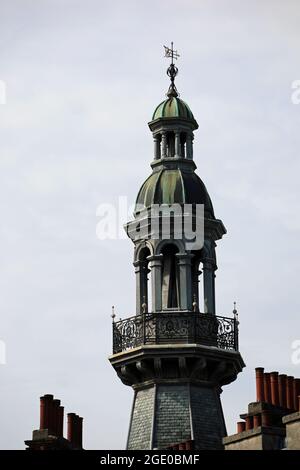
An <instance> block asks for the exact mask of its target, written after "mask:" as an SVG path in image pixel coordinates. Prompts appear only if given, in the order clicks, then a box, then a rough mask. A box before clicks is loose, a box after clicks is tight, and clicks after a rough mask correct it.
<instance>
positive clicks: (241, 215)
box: [0, 0, 300, 449]
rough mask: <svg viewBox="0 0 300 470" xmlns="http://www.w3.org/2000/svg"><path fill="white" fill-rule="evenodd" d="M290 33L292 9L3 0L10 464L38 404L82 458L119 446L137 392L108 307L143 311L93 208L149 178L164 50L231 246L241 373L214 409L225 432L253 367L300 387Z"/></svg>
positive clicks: (226, 267)
mask: <svg viewBox="0 0 300 470" xmlns="http://www.w3.org/2000/svg"><path fill="white" fill-rule="evenodd" d="M299 24H300V4H299V2H298V1H297V0H295V1H291V0H285V1H284V2H283V1H280V0H278V1H277V0H258V1H254V0H244V1H243V2H241V1H234V0H228V1H226V0H224V1H222V2H221V1H220V0H203V1H201V0H198V1H196V0H180V1H179V0H165V1H163V2H162V1H161V0H160V1H156V0H152V1H151V2H146V1H132V0H127V1H124V0H123V1H121V0H111V1H104V0H103V1H102V0H19V1H18V0H6V1H5V0H0V79H1V80H3V81H4V82H5V83H6V91H7V94H6V99H7V102H6V104H5V105H0V123H1V124H0V125H1V139H0V148H1V154H0V171H1V173H0V175H1V184H0V192H1V197H0V205H1V209H0V210H1V219H2V223H1V228H0V230H1V235H0V239H1V264H0V266H1V267H0V272H1V274H0V283H1V289H0V292H1V295H0V305H1V321H0V339H1V340H2V341H4V342H5V344H6V349H7V364H6V365H0V447H1V448H2V449H13V448H16V449H21V448H24V443H23V441H24V439H30V438H31V432H32V430H33V429H37V428H38V426H39V397H40V395H42V394H44V393H53V394H54V395H55V397H57V398H60V399H61V400H62V404H63V405H64V406H65V409H66V412H70V411H74V412H76V413H79V414H80V415H81V416H83V417H84V446H85V448H88V449H95V448H98V449H101V448H102V449H104V448H107V449H112V448H124V447H125V444H126V437H127V430H128V423H129V415H130V408H131V400H132V396H133V393H132V390H131V389H130V388H128V387H126V386H124V385H123V384H122V383H121V382H120V380H119V379H118V378H117V376H116V374H115V372H114V370H113V369H112V367H111V366H110V364H109V362H108V360H107V357H108V355H109V354H110V353H111V346H112V345H111V343H112V342H111V318H110V313H111V305H112V304H114V305H115V306H116V311H117V315H118V316H121V317H122V318H125V317H126V316H131V315H132V314H134V312H135V284H134V282H135V280H134V269H133V266H132V256H133V246H132V243H131V241H130V240H129V239H128V240H124V239H123V240H107V241H100V240H98V239H97V237H96V224H97V218H96V209H97V207H98V205H99V204H101V203H112V204H117V202H118V197H119V196H127V197H128V199H129V201H130V202H133V201H134V198H135V196H136V194H137V191H138V189H139V187H140V185H141V183H142V182H143V180H144V179H145V178H146V177H147V176H148V175H149V173H150V166H149V163H150V161H151V160H152V157H153V154H152V148H153V144H152V137H151V133H150V131H149V129H148V127H147V123H148V121H149V120H150V119H151V116H152V112H153V110H154V108H155V106H156V105H157V104H158V103H159V102H160V101H161V100H162V99H164V96H165V93H166V90H167V87H168V78H167V76H166V74H165V71H166V68H167V65H168V63H167V61H166V59H164V58H163V48H162V45H163V44H169V43H170V41H171V40H173V41H174V43H175V47H176V48H178V50H179V52H180V54H181V57H180V60H179V62H178V67H179V76H178V79H177V87H178V90H179V92H180V93H181V97H182V98H183V99H184V100H186V101H187V103H188V104H189V106H190V107H191V109H192V111H193V113H194V116H195V117H196V119H197V121H198V123H199V130H198V131H197V132H196V133H195V143H194V156H195V161H196V164H197V166H198V170H197V171H198V174H199V175H200V177H201V178H202V179H203V181H204V182H205V184H206V186H207V188H208V191H209V193H210V195H211V198H212V200H213V203H214V208H215V213H216V216H217V217H218V218H221V219H222V220H223V222H224V224H225V226H226V228H227V230H228V234H227V235H226V236H225V237H224V238H223V240H221V241H220V242H219V243H218V248H217V255H218V265H219V270H218V271H217V279H216V282H217V284H216V295H217V313H218V314H219V315H225V316H226V315H229V314H230V313H231V311H232V304H233V301H234V300H236V301H237V303H238V309H239V314H240V322H241V323H240V350H241V353H242V355H243V357H244V360H245V362H246V364H247V367H246V369H245V370H244V371H243V373H242V374H240V375H239V377H238V379H237V380H236V382H235V383H234V384H231V385H228V386H226V387H225V388H224V393H223V394H222V400H223V407H224V412H225V417H226V422H227V427H228V432H229V433H232V432H233V431H234V430H235V423H236V421H237V420H238V416H239V414H240V413H242V412H244V411H245V409H246V406H247V404H248V402H250V401H254V400H255V388H254V368H255V367H256V366H265V367H266V369H267V370H269V371H271V370H279V371H280V372H283V373H284V372H285V373H289V374H292V375H295V376H298V377H299V376H300V364H298V365H297V364H293V363H292V361H291V354H292V349H291V345H292V342H293V341H294V340H295V339H300V321H299V312H300V300H299V299H300V296H299V277H300V268H299V260H300V254H299V231H300V216H299V195H300V194H299V193H300V189H299V173H300V164H299V147H300V135H299V124H300V105H295V104H292V102H291V93H292V90H291V84H292V82H293V81H294V80H297V79H300V64H299V51H300V29H299ZM123 222H126V220H123Z"/></svg>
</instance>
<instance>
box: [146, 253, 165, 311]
mask: <svg viewBox="0 0 300 470" xmlns="http://www.w3.org/2000/svg"><path fill="white" fill-rule="evenodd" d="M162 259H163V255H153V256H147V260H148V261H149V263H150V270H151V286H152V311H153V312H160V311H161V309H162V302H161V300H162V299H161V282H162V281H161V272H162Z"/></svg>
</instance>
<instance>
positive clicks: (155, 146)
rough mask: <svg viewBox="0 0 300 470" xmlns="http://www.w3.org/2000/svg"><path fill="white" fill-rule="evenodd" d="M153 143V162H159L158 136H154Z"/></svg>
mask: <svg viewBox="0 0 300 470" xmlns="http://www.w3.org/2000/svg"><path fill="white" fill-rule="evenodd" d="M153 141H154V160H159V159H160V140H159V136H158V135H155V136H154V137H153Z"/></svg>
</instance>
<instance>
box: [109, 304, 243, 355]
mask: <svg viewBox="0 0 300 470" xmlns="http://www.w3.org/2000/svg"><path fill="white" fill-rule="evenodd" d="M164 344H199V345H205V346H214V347H216V348H219V349H225V350H233V351H238V320H237V318H235V317H234V318H226V317H220V316H216V315H212V314H208V313H206V314H204V313H199V312H179V311H175V312H174V311H172V312H159V313H144V314H141V315H135V316H134V317H130V318H126V319H125V320H120V321H116V322H113V354H116V353H120V352H123V351H128V350H130V349H133V348H137V347H139V346H143V345H164Z"/></svg>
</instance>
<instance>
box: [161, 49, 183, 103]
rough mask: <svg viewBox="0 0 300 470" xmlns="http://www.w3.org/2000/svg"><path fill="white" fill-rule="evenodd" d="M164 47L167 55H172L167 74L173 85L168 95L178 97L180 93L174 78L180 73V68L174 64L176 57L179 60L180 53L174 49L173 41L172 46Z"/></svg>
mask: <svg viewBox="0 0 300 470" xmlns="http://www.w3.org/2000/svg"><path fill="white" fill-rule="evenodd" d="M164 48H165V57H171V64H170V65H169V67H168V69H167V75H168V76H169V77H170V79H171V85H170V87H169V90H168V93H167V96H169V97H172V96H174V97H176V96H178V95H179V93H178V91H177V89H176V86H175V84H174V80H175V77H176V75H177V74H178V68H177V67H176V66H175V65H174V59H176V60H177V59H178V57H180V55H179V54H178V52H177V51H175V50H174V49H173V42H171V47H167V46H164Z"/></svg>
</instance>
